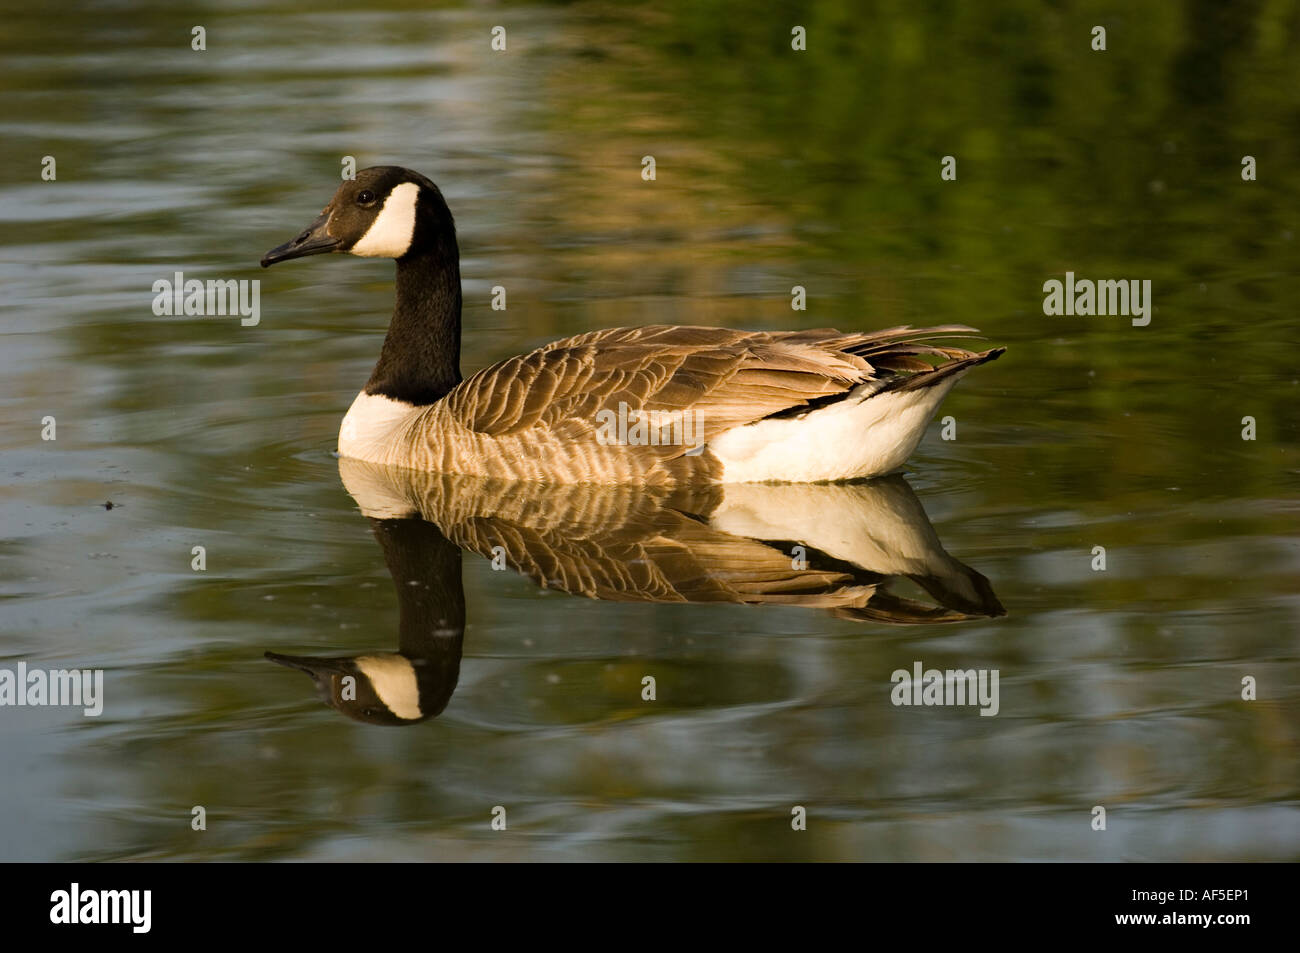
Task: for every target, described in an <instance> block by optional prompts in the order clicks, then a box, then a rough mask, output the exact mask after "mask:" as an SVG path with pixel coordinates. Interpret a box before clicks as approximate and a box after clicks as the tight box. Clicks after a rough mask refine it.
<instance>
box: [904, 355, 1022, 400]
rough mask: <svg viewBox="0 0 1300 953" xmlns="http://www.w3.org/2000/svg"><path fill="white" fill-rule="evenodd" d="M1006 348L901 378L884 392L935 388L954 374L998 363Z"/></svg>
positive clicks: (953, 361)
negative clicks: (994, 362) (992, 362)
mask: <svg viewBox="0 0 1300 953" xmlns="http://www.w3.org/2000/svg"><path fill="white" fill-rule="evenodd" d="M1006 350H1007V349H1006V348H1004V347H995V348H991V349H989V350H987V351H984V352H983V353H981V354H971V353H969V352H967V353H968V354H969V356H968V357H960V358H957V359H956V360H952V361H949V362H948V363H947V364H941V365H939V366H938V367H936V368H933V369H932V370H928V371H921V372H920V373H917V374H912V375H911V376H908V377H900V378H898V380H897V381H893V382H890V383H889V384H887V385H885V387H884V390H887V391H893V392H895V393H901V392H903V391H909V390H920V389H921V388H923V387H933V386H934V385H935V384H937V383H939V382H940V381H942V380H945V379H946V378H949V377H951V376H953V375H954V374H963V373H965V372H966V371H968V370H970V369H971V368H972V367H976V366H978V365H980V364H987V363H988V362H989V361H996V360H997V359H998V358H999V357H1001V356H1002V355H1003V354H1005V353H1006Z"/></svg>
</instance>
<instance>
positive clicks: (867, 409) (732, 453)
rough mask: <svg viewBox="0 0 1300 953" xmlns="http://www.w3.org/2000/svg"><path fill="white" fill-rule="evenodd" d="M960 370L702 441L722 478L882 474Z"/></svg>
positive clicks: (796, 479)
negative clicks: (921, 383) (927, 381)
mask: <svg viewBox="0 0 1300 953" xmlns="http://www.w3.org/2000/svg"><path fill="white" fill-rule="evenodd" d="M961 376H962V375H961V374H954V375H953V376H951V377H949V378H946V379H945V380H942V381H940V382H939V383H937V384H935V385H933V386H931V387H924V388H921V389H919V390H909V391H902V392H898V393H893V392H886V393H883V394H877V395H875V396H871V397H867V398H866V399H865V400H862V399H859V394H866V393H870V388H871V387H872V386H874V385H871V384H864V385H862V387H860V388H858V390H856V391H854V393H853V394H851V395H850V396H849V397H847V398H845V399H844V400H841V401H837V402H836V403H833V404H830V405H829V406H827V407H822V408H819V409H817V410H813V411H811V412H809V413H808V414H806V415H805V416H802V417H780V418H775V419H771V420H761V421H759V422H758V423H754V424H747V425H746V426H743V427H735V428H733V429H731V430H728V431H726V432H725V433H722V434H719V435H718V436H717V437H715V438H714V439H713V440H711V441H710V442H709V449H710V450H712V451H713V453H714V454H715V455H716V456H717V457H718V459H719V460H721V461H722V463H723V466H724V467H725V469H724V470H723V474H722V479H723V481H724V482H726V483H765V482H768V481H778V482H787V483H817V482H819V481H822V480H855V479H861V478H865V477H874V476H883V475H884V474H886V473H891V472H893V471H894V470H897V469H898V468H899V467H901V466H902V465H903V463H904V462H905V461H906V460H907V458H908V457H910V456H911V455H912V451H913V450H915V449H916V445H917V444H918V443H920V442H921V437H922V436H923V435H924V434H925V428H926V425H927V424H928V423H929V422H930V418H931V417H932V416H933V415H934V411H935V409H936V408H937V407H938V406H939V404H940V403H941V402H942V401H943V399H944V397H946V396H947V395H948V391H950V390H952V385H953V384H955V383H956V382H957V378H959V377H961Z"/></svg>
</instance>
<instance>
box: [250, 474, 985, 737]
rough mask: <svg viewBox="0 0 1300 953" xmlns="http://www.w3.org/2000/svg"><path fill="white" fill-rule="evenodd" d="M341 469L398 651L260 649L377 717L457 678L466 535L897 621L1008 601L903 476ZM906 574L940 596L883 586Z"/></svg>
mask: <svg viewBox="0 0 1300 953" xmlns="http://www.w3.org/2000/svg"><path fill="white" fill-rule="evenodd" d="M339 472H340V474H341V475H342V477H343V482H344V486H345V487H346V488H347V490H348V492H349V493H350V494H351V495H352V497H353V499H355V500H356V501H357V504H358V506H360V508H361V511H362V513H363V514H364V515H366V516H367V517H369V519H370V522H371V527H372V529H373V530H374V534H375V538H376V539H377V540H378V541H379V544H380V546H381V547H382V548H383V551H384V560H385V562H386V563H387V565H388V570H389V572H390V574H391V575H392V577H393V585H394V588H395V589H396V592H397V601H398V610H399V622H398V638H397V642H398V650H397V651H396V652H383V651H376V650H373V649H372V650H369V651H365V652H364V653H362V654H358V655H344V656H339V655H336V656H330V657H313V656H306V655H280V654H277V653H274V652H267V653H266V656H267V658H269V659H271V660H272V661H274V662H278V663H280V664H281V665H285V666H288V667H290V668H293V669H297V670H298V671H301V672H305V673H307V674H308V675H310V676H311V678H312V680H313V681H314V682H315V683H316V687H317V690H318V691H319V692H320V694H321V695H322V696H323V698H324V700H325V702H326V703H327V704H329V705H330V706H332V707H334V708H336V709H338V710H339V711H341V712H343V713H344V714H345V715H347V716H348V717H350V718H354V719H356V720H357V721H364V722H369V723H371V724H380V725H411V724H415V723H417V722H420V721H423V720H425V719H427V718H431V717H433V716H434V715H437V714H438V713H439V712H441V711H442V710H443V709H444V708H446V706H447V703H448V701H449V700H450V698H451V696H452V693H453V692H454V691H455V688H456V683H457V681H458V679H459V676H460V659H461V651H462V648H463V643H464V633H465V593H464V589H463V587H462V583H461V551H462V549H464V550H467V551H469V552H471V553H476V554H478V555H479V556H482V557H484V558H485V559H489V560H492V561H493V564H494V565H498V562H497V561H498V560H500V565H503V566H504V567H505V568H509V569H511V570H514V571H515V572H518V573H521V574H523V575H525V576H528V577H530V578H531V579H533V580H535V581H536V582H538V583H539V584H541V585H543V586H545V587H547V588H548V589H552V590H556V591H561V592H567V593H570V594H572V595H575V596H586V597H588V598H591V599H602V600H610V601H615V602H642V603H678V604H681V603H692V604H699V603H707V604H719V603H722V604H732V605H750V606H761V607H769V606H791V607H798V608H806V609H817V610H821V611H825V612H830V613H832V614H833V615H835V616H838V617H840V618H844V619H849V620H853V621H860V622H874V623H890V624H896V625H914V624H936V623H952V622H961V621H964V620H968V619H972V618H977V617H986V616H1000V615H1004V614H1005V610H1004V609H1003V608H1002V604H1001V603H1000V602H999V601H998V598H997V596H996V595H995V594H994V592H993V588H992V586H991V585H990V584H989V581H988V580H987V579H986V578H985V577H984V576H982V575H981V574H980V573H978V572H976V571H975V570H974V569H972V568H970V567H969V566H967V565H965V564H964V563H962V562H961V561H959V560H957V559H955V558H953V557H952V556H950V555H949V554H948V553H947V552H945V551H944V548H943V546H942V544H941V543H940V542H939V538H938V536H937V535H936V533H935V531H934V527H933V526H932V525H931V524H930V521H929V519H928V518H927V517H926V515H925V510H924V509H923V508H922V507H921V503H920V501H919V500H917V498H916V495H915V494H914V493H913V492H912V490H911V488H910V487H909V486H908V485H907V483H906V482H905V481H904V480H903V478H902V477H900V476H893V477H886V478H884V479H882V480H873V481H871V482H869V483H855V484H852V485H847V486H843V485H842V486H824V485H823V486H809V485H791V484H786V485H773V486H760V485H741V484H736V485H730V486H718V485H696V486H687V487H658V488H654V487H651V488H646V487H638V486H597V485H593V484H562V485H553V486H537V487H533V488H530V489H528V490H526V491H525V490H523V488H521V486H520V484H518V483H514V482H505V481H501V480H487V479H483V478H481V477H466V476H460V475H456V474H445V473H431V472H427V471H418V470H410V469H406V468H404V467H393V466H381V465H378V464H372V463H365V462H364V461H360V460H349V459H347V458H342V459H340V460H339ZM796 546H800V547H802V549H801V550H795V547H796ZM902 579H907V580H910V581H912V582H914V583H916V584H917V585H918V586H920V588H921V589H923V590H925V592H926V593H928V594H929V595H930V596H931V597H933V600H934V601H933V603H931V602H928V601H925V600H923V599H916V598H908V597H906V596H904V595H901V594H899V593H896V592H893V591H891V590H892V589H893V588H894V587H895V583H896V582H898V581H901V580H902ZM348 676H351V678H348Z"/></svg>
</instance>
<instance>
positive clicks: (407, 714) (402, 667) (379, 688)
mask: <svg viewBox="0 0 1300 953" xmlns="http://www.w3.org/2000/svg"><path fill="white" fill-rule="evenodd" d="M356 663H357V668H358V669H360V670H361V672H362V674H363V675H365V676H366V678H368V679H370V684H371V686H372V687H373V688H374V690H375V694H376V695H378V696H379V700H380V701H382V702H383V703H384V704H385V705H387V706H388V710H389V711H391V712H392V713H393V714H394V715H396V716H397V717H398V718H405V719H407V720H408V721H413V720H415V719H416V718H419V717H420V716H421V712H420V685H419V683H418V682H417V681H416V680H415V666H414V665H412V664H411V663H410V660H408V659H406V658H403V657H402V656H400V655H363V656H362V657H361V658H358V659H357V660H356Z"/></svg>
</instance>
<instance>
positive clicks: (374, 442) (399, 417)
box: [339, 391, 420, 463]
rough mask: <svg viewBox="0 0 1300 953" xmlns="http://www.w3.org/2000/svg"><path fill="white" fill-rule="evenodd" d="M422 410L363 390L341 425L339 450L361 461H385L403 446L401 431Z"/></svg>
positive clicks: (404, 402)
mask: <svg viewBox="0 0 1300 953" xmlns="http://www.w3.org/2000/svg"><path fill="white" fill-rule="evenodd" d="M419 412H420V408H418V407H416V406H415V405H414V404H408V403H407V402H406V401H404V400H393V399H392V398H391V397H383V396H381V395H379V394H367V393H366V392H365V391H362V392H361V393H360V394H357V399H356V400H354V401H353V402H352V406H351V407H349V408H348V412H347V414H345V415H344V417H343V425H342V426H341V427H339V453H340V454H341V455H342V456H345V457H353V458H354V459H357V460H369V461H371V462H372V463H385V462H388V458H389V457H390V455H391V454H392V452H393V449H394V448H395V447H397V446H399V443H398V442H397V440H396V439H395V438H396V436H397V434H398V432H399V431H400V430H401V429H402V427H403V426H405V424H406V423H407V422H408V421H409V420H410V419H411V417H412V416H413V415H415V414H417V413H419Z"/></svg>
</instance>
